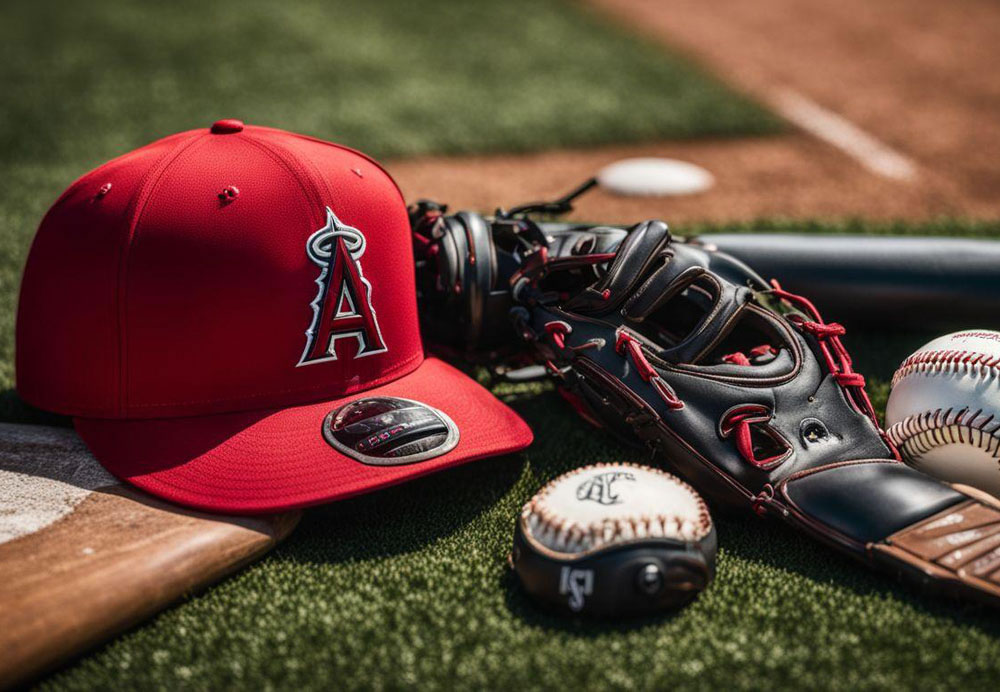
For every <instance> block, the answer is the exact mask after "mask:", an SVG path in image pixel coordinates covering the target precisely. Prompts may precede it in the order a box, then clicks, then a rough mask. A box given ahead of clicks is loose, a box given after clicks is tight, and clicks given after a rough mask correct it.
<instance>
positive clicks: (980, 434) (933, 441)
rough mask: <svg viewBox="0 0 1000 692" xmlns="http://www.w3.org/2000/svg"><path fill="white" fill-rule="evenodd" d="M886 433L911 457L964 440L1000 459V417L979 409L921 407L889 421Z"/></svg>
mask: <svg viewBox="0 0 1000 692" xmlns="http://www.w3.org/2000/svg"><path fill="white" fill-rule="evenodd" d="M886 435H888V436H889V439H890V440H891V441H892V442H893V444H895V445H896V446H898V447H900V448H901V449H902V450H903V451H904V452H905V453H906V455H907V456H909V457H912V458H919V457H921V456H922V455H924V454H926V453H927V452H929V451H931V450H932V449H936V448H938V447H941V446H942V445H946V444H966V445H972V446H973V447H976V448H978V449H981V450H983V451H984V452H986V453H987V454H989V455H990V456H992V457H993V458H994V459H1000V420H998V419H997V418H996V416H994V415H984V414H983V411H982V409H979V410H976V411H972V410H970V409H967V408H963V409H959V410H958V411H956V410H955V409H953V408H949V409H936V410H933V411H925V412H924V413H918V414H915V415H912V416H907V417H906V418H905V419H903V420H901V421H900V422H898V423H895V424H893V425H892V426H890V427H889V429H888V430H886Z"/></svg>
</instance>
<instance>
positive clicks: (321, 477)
mask: <svg viewBox="0 0 1000 692" xmlns="http://www.w3.org/2000/svg"><path fill="white" fill-rule="evenodd" d="M370 396H398V397H405V398H409V399H416V400H417V401H421V402H423V403H425V404H428V405H430V406H433V407H434V408H437V409H439V410H441V411H443V412H444V413H446V414H447V415H448V416H449V417H450V418H451V419H452V420H453V421H454V422H455V425H456V426H457V427H458V429H459V440H458V445H457V446H456V447H455V448H454V449H453V450H451V451H450V452H448V453H447V454H444V455H443V456H440V457H437V458H434V459H429V460H427V461H423V462H417V463H414V464H404V465H400V466H369V465H366V464H363V463H361V462H359V461H355V460H354V459H351V458H348V457H346V456H344V455H343V454H341V453H339V452H338V451H336V450H335V449H334V448H333V447H331V446H330V445H329V444H328V443H327V442H326V440H325V439H324V438H323V433H322V428H323V419H324V418H325V417H326V415H327V413H329V412H330V411H331V410H333V409H335V408H337V407H339V406H340V405H342V404H343V403H346V402H348V401H352V400H355V399H363V398H366V397H370ZM76 429H77V431H78V432H79V433H80V436H81V437H82V438H83V440H84V441H85V442H86V443H87V445H88V446H89V447H90V449H92V450H93V451H94V453H95V455H96V456H97V458H98V459H100V460H101V462H102V463H103V464H104V466H105V467H106V468H107V469H108V470H109V471H111V472H112V473H113V474H115V475H116V476H118V477H119V478H121V479H123V480H126V481H128V482H130V483H133V484H134V485H137V486H139V487H140V488H143V489H144V490H147V491H149V492H151V493H153V494H154V495H158V496H159V497H163V498H165V499H167V500H172V501H174V502H178V503H181V504H184V505H188V506H191V507H197V508H199V509H205V510H210V511H218V512H235V513H246V514H252V513H258V512H270V511H280V510H285V509H291V508H295V507H306V506H309V505H314V504H319V503H323V502H330V501H334V500H342V499H345V498H348V497H351V496H353V495H358V494H360V493H363V492H368V491H371V490H376V489H379V488H383V487H386V486H390V485H395V484H397V483H401V482H403V481H405V480H408V479H411V478H416V477H418V476H423V475H425V474H428V473H431V472H434V471H439V470H441V469H445V468H448V467H452V466H457V465H459V464H463V463H465V462H467V461H472V460H474V459H479V458H482V457H487V456H493V455H497V454H506V453H509V452H514V451H517V450H519V449H523V448H524V447H526V446H527V445H529V444H530V443H531V439H532V435H531V430H530V429H529V428H528V426H527V425H526V424H525V423H524V421H522V420H521V419H520V418H518V416H517V414H515V413H514V412H513V411H512V410H510V409H509V408H508V407H507V406H505V405H504V404H503V403H501V402H500V401H498V400H497V399H496V398H495V397H494V396H493V395H491V394H490V393H489V392H488V391H487V390H485V389H483V388H482V387H481V386H479V385H478V384H477V383H476V382H474V381H473V380H471V379H470V378H468V377H466V376H465V375H464V374H462V373H461V372H459V371H458V370H456V369H455V368H453V367H451V366H450V365H447V364H445V363H444V362H442V361H439V360H437V359H435V358H428V359H427V360H425V361H424V363H423V365H421V366H420V368H418V369H417V370H416V371H415V372H412V373H410V374H409V375H406V376H405V377H403V378H400V379H397V380H395V381H393V382H391V383H389V384H387V385H383V386H381V387H377V388H375V389H371V390H369V391H366V392H364V393H363V394H358V395H354V396H351V397H346V398H344V399H342V400H336V401H323V402H319V403H314V404H307V405H304V406H295V407H291V408H284V409H269V410H262V411H249V412H238V413H231V414H217V415H214V416H199V417H190V418H163V419H157V420H134V421H115V420H107V419H104V420H101V419H78V420H77V421H76Z"/></svg>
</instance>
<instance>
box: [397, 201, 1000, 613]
mask: <svg viewBox="0 0 1000 692" xmlns="http://www.w3.org/2000/svg"><path fill="white" fill-rule="evenodd" d="M549 206H551V205H549ZM444 211H445V210H444V209H443V208H441V207H438V206H436V205H428V204H426V203H425V204H424V205H418V206H417V207H414V209H413V212H414V215H413V220H414V230H415V243H416V246H415V247H416V250H417V254H418V259H419V260H420V263H419V264H418V267H419V268H418V287H419V290H420V291H421V298H422V300H421V309H422V311H423V315H424V318H425V328H426V332H427V336H428V337H430V338H431V339H432V340H435V341H437V342H438V343H449V344H451V345H452V346H458V347H459V348H460V350H462V351H464V352H465V353H466V354H473V353H480V354H481V353H489V354H490V357H495V355H496V353H498V352H504V351H507V352H510V351H512V350H513V349H512V347H511V344H512V341H513V339H511V338H508V337H506V336H505V335H506V334H508V333H509V332H506V331H505V330H504V328H502V327H501V326H500V325H501V324H502V323H503V322H504V321H505V320H504V313H507V314H509V317H510V319H512V320H513V322H514V328H515V331H516V333H517V334H519V335H520V337H521V338H522V339H523V340H524V341H525V342H526V343H527V344H528V345H529V347H530V348H529V349H528V351H529V352H530V353H531V354H532V356H533V358H534V360H535V361H536V362H537V363H539V364H542V365H544V366H545V368H546V369H547V370H548V371H549V373H550V374H551V375H552V376H553V377H554V378H555V379H556V380H557V383H558V384H559V388H560V391H561V393H562V394H563V395H564V397H565V398H566V399H567V400H568V401H569V402H570V403H571V404H572V405H573V407H574V408H575V409H576V410H577V411H578V412H579V413H580V414H581V415H582V416H583V417H584V418H585V419H587V420H588V421H590V422H591V423H593V424H595V425H598V426H600V427H603V428H606V429H608V430H609V431H611V432H612V433H615V434H616V435H617V436H619V437H620V438H622V439H624V440H626V441H629V442H632V443H636V442H640V443H644V444H647V445H649V446H651V447H652V448H653V449H654V450H655V451H656V452H658V453H659V454H660V456H661V458H662V459H663V460H664V461H665V462H666V464H667V465H668V466H670V467H671V468H672V469H673V470H675V471H677V472H678V473H680V474H681V475H682V476H684V477H685V478H686V479H687V480H688V481H689V482H690V483H691V484H692V485H693V486H694V487H695V488H696V489H697V490H698V491H699V492H701V493H703V494H705V495H706V496H708V497H709V498H710V499H712V500H713V501H714V503H715V504H716V506H725V507H729V508H736V509H738V510H744V511H746V510H749V511H752V512H756V513H757V514H761V515H772V516H775V517H777V518H779V519H781V520H782V521H785V522H787V523H789V524H791V525H792V526H794V527H795V528H797V529H799V530H801V531H803V532H805V533H807V534H809V535H811V536H813V537H815V538H818V539H820V540H821V541H824V542H825V543H827V544H829V545H831V546H833V547H835V548H837V549H838V550H841V551H843V552H846V553H848V554H850V555H851V556H853V557H856V558H858V559H860V560H862V561H863V562H866V563H868V564H870V565H873V566H876V567H879V568H881V569H883V570H885V571H888V572H890V573H893V574H895V575H897V576H900V577H903V578H905V579H908V580H909V581H913V582H916V583H917V584H919V585H921V586H923V587H924V588H925V589H926V590H928V591H936V592H944V593H948V594H952V595H961V596H966V597H969V596H971V597H974V598H977V599H980V600H984V601H987V602H990V603H992V604H994V605H1000V533H998V531H1000V506H998V502H997V500H996V499H994V498H991V497H990V496H987V495H985V494H983V493H981V492H980V491H976V490H973V489H971V488H966V487H953V486H949V485H947V484H944V483H940V482H938V481H936V480H933V479H931V478H929V477H927V476H924V475H922V474H920V473H919V472H917V471H915V470H913V469H911V468H909V467H907V466H905V465H904V464H902V463H900V462H899V456H898V453H897V451H896V450H895V448H894V447H893V445H892V444H891V443H890V442H889V441H888V440H887V439H886V437H885V435H884V434H883V431H882V430H881V428H880V427H879V424H878V420H877V418H876V414H875V412H874V410H873V408H872V405H871V402H870V401H869V398H868V395H867V394H866V392H865V381H864V378H863V377H862V376H861V375H860V374H858V373H856V372H854V370H853V368H852V365H851V359H850V356H849V355H848V353H847V351H846V350H845V348H844V346H843V344H842V343H841V339H840V337H841V336H842V335H843V333H844V330H843V328H842V327H841V326H839V325H837V324H835V323H826V322H824V321H823V320H822V318H821V317H820V315H819V314H818V312H817V311H816V309H815V308H814V307H813V305H812V304H811V303H810V302H809V301H808V300H806V299H804V298H802V297H799V296H796V295H793V294H791V293H788V292H786V291H783V290H781V288H780V287H779V286H778V285H777V284H768V283H766V282H765V281H764V280H763V279H762V278H761V277H759V276H757V275H756V274H755V273H754V272H753V271H752V270H750V269H749V268H747V267H746V266H745V265H743V264H742V263H740V262H738V261H736V260H734V259H732V258H731V257H728V256H726V255H725V254H723V253H719V252H716V251H715V250H714V249H713V248H710V247H704V246H701V245H697V244H691V243H686V242H683V241H681V240H679V239H673V238H671V235H670V232H669V230H668V229H667V226H666V224H664V223H662V222H659V221H648V222H645V223H641V224H638V225H637V226H634V227H633V228H631V229H623V228H615V227H603V226H601V227H588V226H574V225H571V224H539V223H536V222H534V221H532V220H531V219H530V218H528V217H527V216H526V215H523V214H522V215H514V214H506V215H505V214H503V213H502V212H501V213H498V216H497V217H496V218H494V219H485V218H483V217H480V216H478V215H475V214H469V213H465V212H463V213H460V214H456V215H452V216H447V215H445V214H444ZM542 211H544V212H548V211H555V212H559V211H562V209H549V208H547V207H542Z"/></svg>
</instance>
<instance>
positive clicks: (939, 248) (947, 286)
mask: <svg viewBox="0 0 1000 692" xmlns="http://www.w3.org/2000/svg"><path fill="white" fill-rule="evenodd" d="M696 240H698V241H701V242H704V243H706V244H708V245H711V246H714V247H717V248H718V249H719V250H721V251H723V252H725V253H728V254H730V255H733V256H735V257H737V258H739V259H740V260H742V261H744V262H746V263H747V264H749V265H750V266H751V267H753V268H754V269H755V270H756V271H758V272H759V273H761V274H762V275H764V276H765V277H767V278H769V279H770V278H774V279H778V280H779V281H780V282H781V284H782V286H784V287H785V288H786V289H788V290H790V291H794V292H796V293H801V294H803V295H807V296H809V298H810V299H811V300H812V301H813V302H814V303H815V304H816V306H817V307H819V309H820V310H821V311H822V312H823V313H824V314H825V315H827V316H828V317H830V318H831V319H834V320H836V321H837V322H842V323H844V324H848V325H850V324H866V325H868V324H871V325H874V326H878V327H885V326H886V325H891V324H904V323H905V324H908V325H909V326H910V327H912V326H913V319H914V311H919V312H918V314H919V316H920V320H921V322H922V324H923V325H924V326H925V327H927V328H935V329H948V328H967V327H968V326H969V325H971V324H979V325H980V326H984V327H986V326H989V320H987V323H986V324H983V319H984V316H989V315H997V314H1000V242H998V241H996V240H982V239H972V238H932V237H925V238H920V237H904V238H898V237H897V238H893V237H873V236H857V235H831V236H825V235H797V234H785V233H782V234H778V233H752V234H750V233H741V234H714V235H705V236H701V237H699V238H697V239H696Z"/></svg>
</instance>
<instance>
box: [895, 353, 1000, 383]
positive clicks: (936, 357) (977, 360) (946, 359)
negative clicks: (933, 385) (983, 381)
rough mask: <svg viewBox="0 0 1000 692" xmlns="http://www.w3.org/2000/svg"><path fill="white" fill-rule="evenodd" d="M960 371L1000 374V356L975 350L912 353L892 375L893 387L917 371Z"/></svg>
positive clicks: (992, 375) (994, 375)
mask: <svg viewBox="0 0 1000 692" xmlns="http://www.w3.org/2000/svg"><path fill="white" fill-rule="evenodd" d="M949 370H951V371H955V372H962V373H967V374H976V373H977V372H978V374H979V376H980V377H984V378H988V377H997V376H1000V356H989V355H986V354H985V353H976V352H975V351H923V352H920V353H914V354H913V355H912V356H910V357H909V358H907V359H906V360H904V361H903V363H902V365H900V366H899V369H898V370H896V374H895V375H893V376H892V386H893V387H895V386H896V385H897V384H898V383H899V381H900V380H901V379H903V378H904V377H906V376H907V375H910V374H913V373H917V372H946V371H949Z"/></svg>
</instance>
